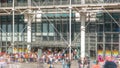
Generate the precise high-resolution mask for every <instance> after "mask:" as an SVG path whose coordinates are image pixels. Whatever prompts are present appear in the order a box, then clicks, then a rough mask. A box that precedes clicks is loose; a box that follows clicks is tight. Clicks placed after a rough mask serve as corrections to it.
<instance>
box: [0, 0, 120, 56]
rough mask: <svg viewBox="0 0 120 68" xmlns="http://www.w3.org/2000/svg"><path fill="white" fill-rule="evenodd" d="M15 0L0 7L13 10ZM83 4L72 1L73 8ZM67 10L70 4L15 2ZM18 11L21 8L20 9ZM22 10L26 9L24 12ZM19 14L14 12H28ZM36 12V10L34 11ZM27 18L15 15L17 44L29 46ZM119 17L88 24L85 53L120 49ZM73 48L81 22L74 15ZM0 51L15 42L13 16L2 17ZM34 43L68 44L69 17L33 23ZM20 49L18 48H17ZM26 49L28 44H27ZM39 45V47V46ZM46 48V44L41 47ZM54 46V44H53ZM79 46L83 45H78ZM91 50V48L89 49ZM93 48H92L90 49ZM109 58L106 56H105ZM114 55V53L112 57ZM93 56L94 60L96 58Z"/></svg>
mask: <svg viewBox="0 0 120 68" xmlns="http://www.w3.org/2000/svg"><path fill="white" fill-rule="evenodd" d="M12 2H13V0H0V7H1V8H4V7H12ZM119 2H120V1H119V0H100V1H99V2H97V1H95V0H85V4H99V3H100V4H102V3H103V4H104V3H119ZM80 4H81V0H72V5H80ZM53 5H54V6H55V5H56V6H57V5H58V6H66V5H69V0H15V7H16V8H18V7H22V8H23V7H27V8H28V7H29V6H31V7H36V6H37V7H39V6H40V7H41V6H44V7H45V6H53ZM18 9H19V8H18ZM22 10H23V9H22ZM22 10H21V11H20V10H16V11H15V12H18V13H19V12H26V10H25V11H22ZM33 10H36V9H35V8H33ZM65 10H66V11H68V9H65ZM6 11H8V12H9V11H10V10H9V9H8V10H7V9H5V10H4V11H3V10H2V11H1V12H6ZM43 11H45V12H49V11H58V12H59V10H58V9H56V8H55V9H54V10H53V9H43ZM24 19H25V15H24V14H16V15H15V26H14V28H15V29H14V30H15V43H16V42H23V44H24V43H27V26H28V25H27V22H25V21H24ZM119 19H120V13H118V12H116V13H110V14H108V13H97V15H96V20H95V21H86V23H89V24H86V25H87V27H86V36H85V38H86V40H85V42H86V43H85V44H86V50H87V51H88V52H91V53H95V47H96V46H97V49H98V50H104V49H105V50H108V51H113V50H115V49H117V50H120V49H119V46H120V44H119V42H120V39H119V38H120V34H119V31H120V28H119V22H120V20H119ZM71 25H72V26H71V27H72V30H71V31H72V34H71V38H72V45H77V46H78V43H80V31H81V30H80V26H81V23H80V21H79V22H78V21H76V16H75V12H73V13H72V24H71ZM0 28H1V29H0V47H2V51H5V50H6V49H7V48H8V47H9V46H11V42H12V36H13V34H12V32H13V29H12V28H13V26H12V15H0ZM31 33H32V34H31V37H32V39H31V41H32V42H36V44H37V43H38V42H39V43H40V41H41V42H48V41H49V42H52V41H53V42H54V41H58V42H61V41H69V13H60V12H59V13H44V14H42V17H41V21H39V22H38V21H37V18H35V20H34V21H33V22H31ZM16 45H18V44H16ZM24 45H26V44H24ZM24 45H18V46H17V47H20V48H22V47H26V46H24ZM37 45H40V44H37ZM41 45H43V44H41ZM50 45H52V44H50ZM79 45H80V44H79ZM87 46H88V47H87ZM89 47H90V48H89ZM104 53H105V54H107V52H104ZM112 54H113V53H112V52H111V53H110V55H112ZM93 55H94V54H92V55H91V56H93Z"/></svg>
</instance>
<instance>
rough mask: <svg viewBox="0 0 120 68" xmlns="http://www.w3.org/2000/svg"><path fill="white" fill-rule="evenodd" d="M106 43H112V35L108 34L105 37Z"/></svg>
mask: <svg viewBox="0 0 120 68" xmlns="http://www.w3.org/2000/svg"><path fill="white" fill-rule="evenodd" d="M105 41H106V42H111V34H106V35H105Z"/></svg>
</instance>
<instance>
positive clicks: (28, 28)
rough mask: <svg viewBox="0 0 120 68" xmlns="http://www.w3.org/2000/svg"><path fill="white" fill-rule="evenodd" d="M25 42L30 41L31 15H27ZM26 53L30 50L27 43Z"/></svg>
mask: <svg viewBox="0 0 120 68" xmlns="http://www.w3.org/2000/svg"><path fill="white" fill-rule="evenodd" d="M27 25H28V26H27V43H31V16H30V15H28V23H27ZM27 50H28V53H29V52H30V51H31V45H30V44H28V45H27Z"/></svg>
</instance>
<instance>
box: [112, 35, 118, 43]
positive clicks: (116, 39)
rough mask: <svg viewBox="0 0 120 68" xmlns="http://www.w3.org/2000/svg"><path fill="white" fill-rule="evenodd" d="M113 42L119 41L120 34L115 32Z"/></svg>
mask: <svg viewBox="0 0 120 68" xmlns="http://www.w3.org/2000/svg"><path fill="white" fill-rule="evenodd" d="M113 42H119V34H113Z"/></svg>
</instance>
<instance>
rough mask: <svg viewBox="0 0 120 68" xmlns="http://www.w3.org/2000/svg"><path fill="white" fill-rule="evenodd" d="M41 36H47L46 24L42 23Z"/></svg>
mask: <svg viewBox="0 0 120 68" xmlns="http://www.w3.org/2000/svg"><path fill="white" fill-rule="evenodd" d="M42 30H43V35H44V36H47V33H48V23H43V29H42Z"/></svg>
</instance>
